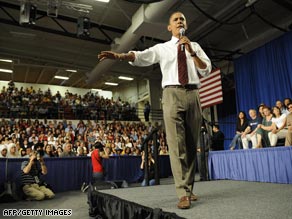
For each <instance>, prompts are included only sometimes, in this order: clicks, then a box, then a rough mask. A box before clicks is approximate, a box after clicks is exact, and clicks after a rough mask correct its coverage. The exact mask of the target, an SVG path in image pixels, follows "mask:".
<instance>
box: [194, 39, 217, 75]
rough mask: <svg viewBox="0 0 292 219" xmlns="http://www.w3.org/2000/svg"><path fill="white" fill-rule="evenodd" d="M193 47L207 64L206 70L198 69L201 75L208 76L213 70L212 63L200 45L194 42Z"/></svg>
mask: <svg viewBox="0 0 292 219" xmlns="http://www.w3.org/2000/svg"><path fill="white" fill-rule="evenodd" d="M192 47H193V50H194V51H195V53H196V54H197V56H198V57H199V58H200V59H201V60H202V61H203V62H204V63H205V64H206V68H204V69H200V68H198V67H196V69H197V70H198V72H199V73H200V75H202V76H207V75H209V74H210V72H211V70H212V65H211V61H210V59H209V58H208V56H207V55H206V53H205V52H204V50H203V49H202V48H201V46H200V45H199V44H198V43H195V42H192Z"/></svg>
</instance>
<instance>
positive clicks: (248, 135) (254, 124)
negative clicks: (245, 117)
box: [241, 109, 262, 149]
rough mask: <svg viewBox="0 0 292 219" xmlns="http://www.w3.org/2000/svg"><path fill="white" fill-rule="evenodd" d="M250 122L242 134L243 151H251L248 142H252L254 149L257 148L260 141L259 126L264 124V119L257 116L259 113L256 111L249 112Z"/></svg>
mask: <svg viewBox="0 0 292 219" xmlns="http://www.w3.org/2000/svg"><path fill="white" fill-rule="evenodd" d="M249 116H250V120H249V121H248V127H247V128H246V129H245V130H244V132H243V133H242V134H241V140H242V146H243V149H249V147H248V142H249V141H251V142H252V148H253V149H254V148H257V146H258V140H257V133H256V132H257V130H258V129H259V125H260V124H261V122H262V119H261V118H260V117H259V116H257V112H256V110H255V109H250V110H249Z"/></svg>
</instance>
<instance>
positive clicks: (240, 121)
mask: <svg viewBox="0 0 292 219" xmlns="http://www.w3.org/2000/svg"><path fill="white" fill-rule="evenodd" d="M247 126H248V120H247V118H246V114H245V112H243V111H240V112H239V113H238V117H237V121H236V134H235V136H234V137H233V139H232V141H231V143H230V145H229V149H230V150H234V148H235V146H236V143H237V144H238V149H242V142H241V135H242V133H243V132H244V130H245V129H246V128H247Z"/></svg>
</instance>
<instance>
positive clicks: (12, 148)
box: [7, 143, 20, 158]
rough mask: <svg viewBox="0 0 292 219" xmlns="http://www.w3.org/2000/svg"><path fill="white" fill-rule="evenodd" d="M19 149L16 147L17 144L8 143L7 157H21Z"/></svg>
mask: <svg viewBox="0 0 292 219" xmlns="http://www.w3.org/2000/svg"><path fill="white" fill-rule="evenodd" d="M19 157H20V156H19V154H18V151H17V149H16V145H15V144H14V143H9V144H8V145H7V158H19Z"/></svg>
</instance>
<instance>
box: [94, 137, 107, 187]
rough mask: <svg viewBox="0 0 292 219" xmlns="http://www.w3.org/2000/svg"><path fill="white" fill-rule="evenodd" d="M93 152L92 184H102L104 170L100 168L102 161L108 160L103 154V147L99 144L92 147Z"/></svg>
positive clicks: (105, 154)
mask: <svg viewBox="0 0 292 219" xmlns="http://www.w3.org/2000/svg"><path fill="white" fill-rule="evenodd" d="M94 148H95V149H94V150H93V151H92V153H91V163H92V178H93V182H94V183H97V182H102V181H103V180H104V169H103V166H102V159H103V158H109V156H108V154H107V153H105V151H104V147H103V145H102V144H101V143H100V142H97V143H96V144H95V145H94Z"/></svg>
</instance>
